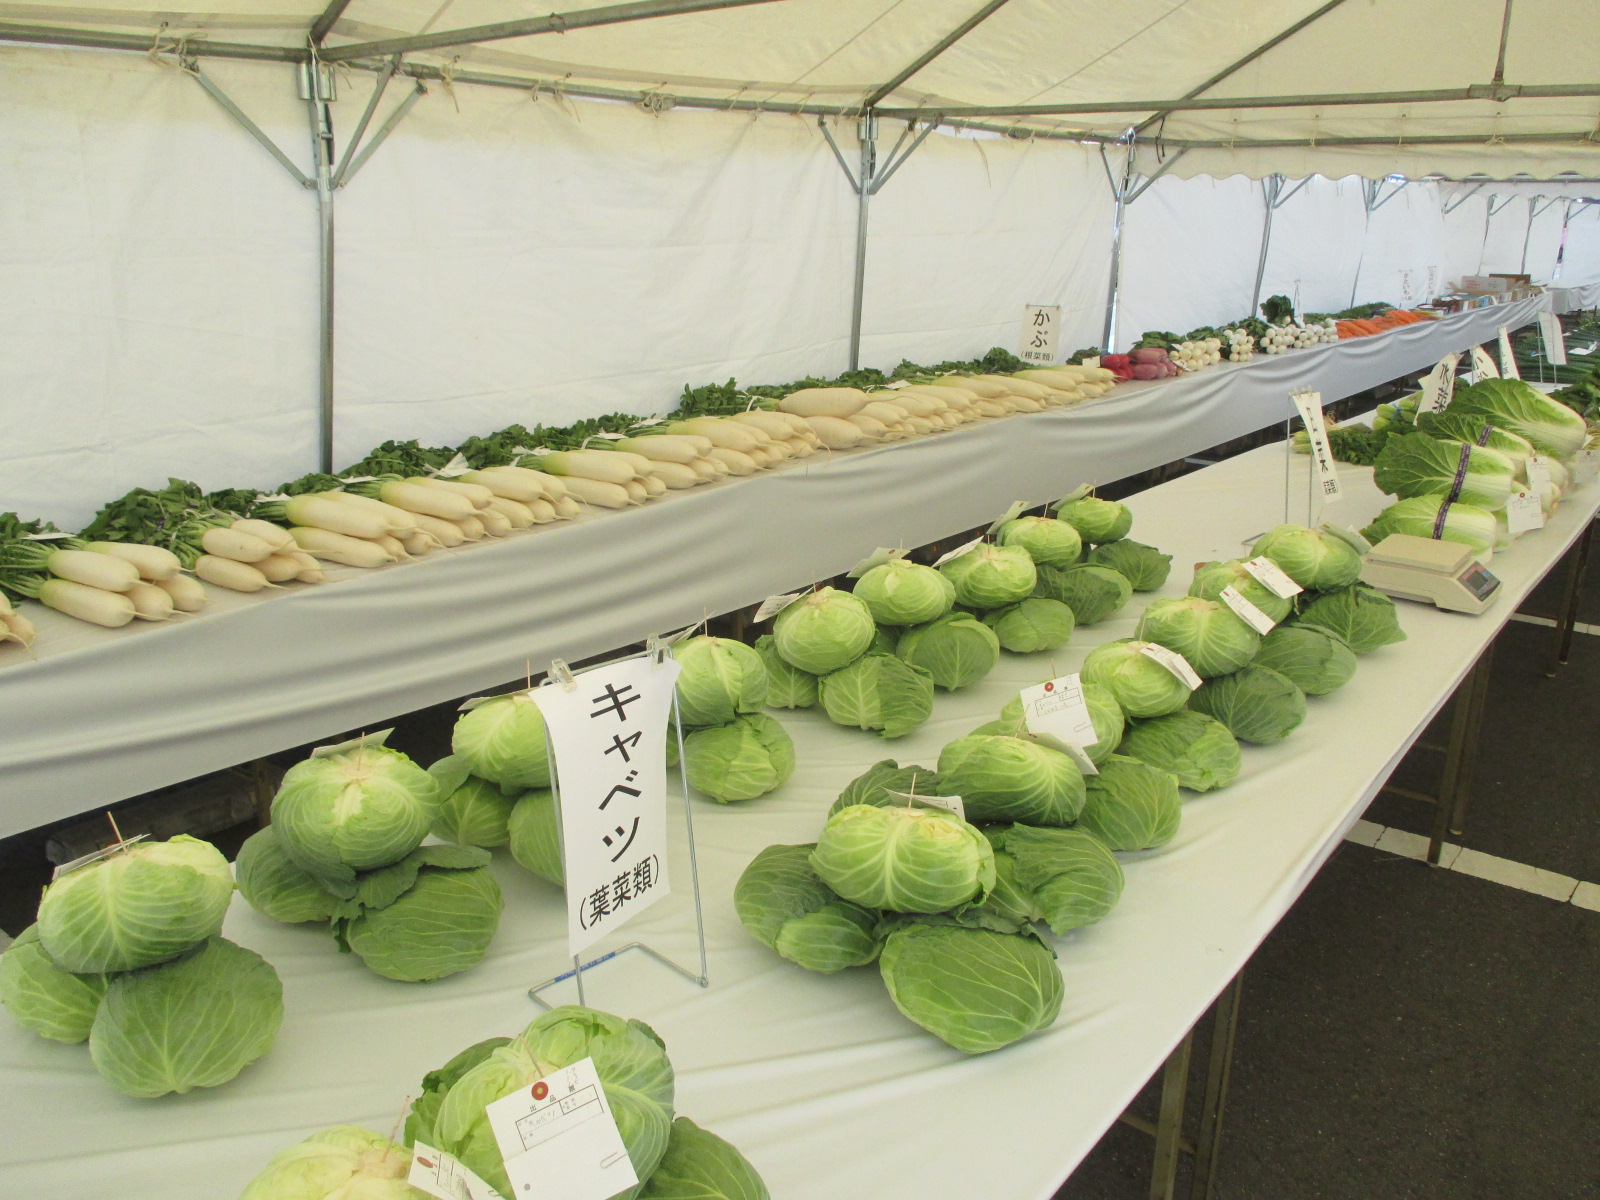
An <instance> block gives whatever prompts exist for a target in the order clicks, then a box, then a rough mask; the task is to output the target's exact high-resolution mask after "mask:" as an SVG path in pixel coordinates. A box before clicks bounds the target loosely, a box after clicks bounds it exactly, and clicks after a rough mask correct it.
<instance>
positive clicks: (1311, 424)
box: [1289, 392, 1344, 504]
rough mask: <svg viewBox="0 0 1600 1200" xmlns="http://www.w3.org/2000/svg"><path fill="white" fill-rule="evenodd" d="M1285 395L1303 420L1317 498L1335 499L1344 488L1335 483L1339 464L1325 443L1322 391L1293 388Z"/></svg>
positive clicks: (1341, 493) (1337, 478) (1337, 477)
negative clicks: (1309, 446)
mask: <svg viewBox="0 0 1600 1200" xmlns="http://www.w3.org/2000/svg"><path fill="white" fill-rule="evenodd" d="M1289 399H1290V400H1292V401H1293V402H1294V406H1295V409H1296V410H1297V411H1298V412H1299V414H1300V419H1301V420H1302V421H1304V422H1305V426H1306V438H1307V440H1308V441H1309V442H1310V443H1311V461H1312V463H1313V465H1314V468H1315V470H1316V475H1317V487H1316V494H1317V498H1318V499H1319V500H1320V501H1321V502H1322V503H1324V504H1325V503H1327V502H1328V501H1329V500H1337V499H1338V498H1339V497H1340V496H1342V495H1344V489H1343V488H1342V487H1340V486H1339V468H1338V466H1337V465H1336V464H1335V462H1334V458H1333V447H1332V446H1330V445H1329V444H1328V427H1327V425H1326V423H1324V421H1323V419H1322V393H1321V392H1293V393H1291V394H1290V396H1289Z"/></svg>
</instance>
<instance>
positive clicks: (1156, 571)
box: [1088, 538, 1172, 592]
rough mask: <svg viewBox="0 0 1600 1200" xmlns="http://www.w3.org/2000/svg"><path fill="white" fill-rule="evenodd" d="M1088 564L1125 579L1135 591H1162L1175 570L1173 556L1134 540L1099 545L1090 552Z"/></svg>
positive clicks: (1126, 539)
mask: <svg viewBox="0 0 1600 1200" xmlns="http://www.w3.org/2000/svg"><path fill="white" fill-rule="evenodd" d="M1088 561H1089V562H1091V563H1094V564H1095V565H1096V566H1100V567H1110V568H1111V569H1112V570H1113V571H1115V572H1117V573H1118V574H1119V575H1122V576H1124V577H1125V578H1126V579H1127V581H1128V582H1129V583H1130V584H1132V585H1133V590H1134V591H1136V592H1154V591H1159V590H1160V589H1161V588H1162V587H1164V586H1165V585H1166V582H1167V576H1168V575H1169V574H1170V573H1171V571H1172V555H1170V554H1163V553H1161V551H1159V550H1157V549H1156V548H1155V547H1154V546H1147V545H1145V544H1144V543H1143V542H1136V541H1134V540H1132V539H1131V538H1118V539H1117V540H1116V541H1114V542H1106V543H1104V544H1103V545H1099V546H1096V547H1095V548H1094V549H1093V550H1091V551H1090V552H1089V558H1088Z"/></svg>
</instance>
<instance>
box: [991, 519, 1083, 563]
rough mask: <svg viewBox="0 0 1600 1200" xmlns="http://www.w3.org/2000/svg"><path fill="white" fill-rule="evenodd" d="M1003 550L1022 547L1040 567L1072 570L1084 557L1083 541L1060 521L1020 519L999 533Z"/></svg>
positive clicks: (1071, 527) (997, 539)
mask: <svg viewBox="0 0 1600 1200" xmlns="http://www.w3.org/2000/svg"><path fill="white" fill-rule="evenodd" d="M994 539H995V541H996V542H998V543H999V544H1000V545H1002V546H1020V547H1021V548H1022V549H1024V550H1026V551H1027V552H1028V557H1029V558H1031V559H1033V561H1034V562H1035V563H1036V564H1038V565H1039V566H1046V567H1070V566H1073V565H1074V564H1075V563H1077V561H1078V560H1079V559H1081V558H1082V557H1083V538H1082V537H1081V536H1079V534H1078V530H1077V528H1076V527H1075V526H1074V525H1072V523H1071V522H1069V521H1063V520H1060V519H1059V518H1056V517H1018V518H1017V519H1016V520H1014V521H1007V522H1006V523H1005V524H1004V525H1002V526H1000V528H999V529H997V530H995V534H994Z"/></svg>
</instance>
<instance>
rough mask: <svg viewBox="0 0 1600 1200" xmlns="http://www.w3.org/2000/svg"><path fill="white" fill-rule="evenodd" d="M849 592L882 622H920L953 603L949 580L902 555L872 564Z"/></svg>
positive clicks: (954, 598)
mask: <svg viewBox="0 0 1600 1200" xmlns="http://www.w3.org/2000/svg"><path fill="white" fill-rule="evenodd" d="M852 591H853V594H854V595H855V596H857V597H859V598H860V600H861V601H862V603H864V604H865V605H866V606H867V609H868V611H869V612H871V613H872V619H873V620H875V621H877V622H878V623H879V624H882V625H923V624H926V623H927V622H929V621H934V620H937V619H938V618H940V617H942V616H944V615H945V613H947V612H949V611H950V608H951V606H952V605H953V604H955V602H956V589H955V585H954V584H952V583H951V582H950V580H949V579H947V578H946V577H945V576H944V575H943V574H941V573H940V572H938V571H935V570H934V569H933V568H932V567H924V566H921V565H920V564H918V563H914V562H911V561H910V560H909V559H904V558H892V559H890V560H889V561H888V562H886V563H880V564H878V565H877V566H875V567H873V568H872V570H870V571H868V572H866V573H865V574H863V575H862V576H861V578H860V579H858V580H856V584H855V587H854V589H852Z"/></svg>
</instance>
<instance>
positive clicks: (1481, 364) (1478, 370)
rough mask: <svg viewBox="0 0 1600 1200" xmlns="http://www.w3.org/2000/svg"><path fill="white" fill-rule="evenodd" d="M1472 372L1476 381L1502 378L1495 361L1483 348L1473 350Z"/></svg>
mask: <svg viewBox="0 0 1600 1200" xmlns="http://www.w3.org/2000/svg"><path fill="white" fill-rule="evenodd" d="M1472 372H1473V379H1474V380H1477V379H1499V378H1500V368H1499V367H1497V366H1495V365H1494V359H1492V358H1490V357H1489V352H1488V351H1487V350H1485V349H1484V348H1483V347H1482V346H1474V347H1473V348H1472Z"/></svg>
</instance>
